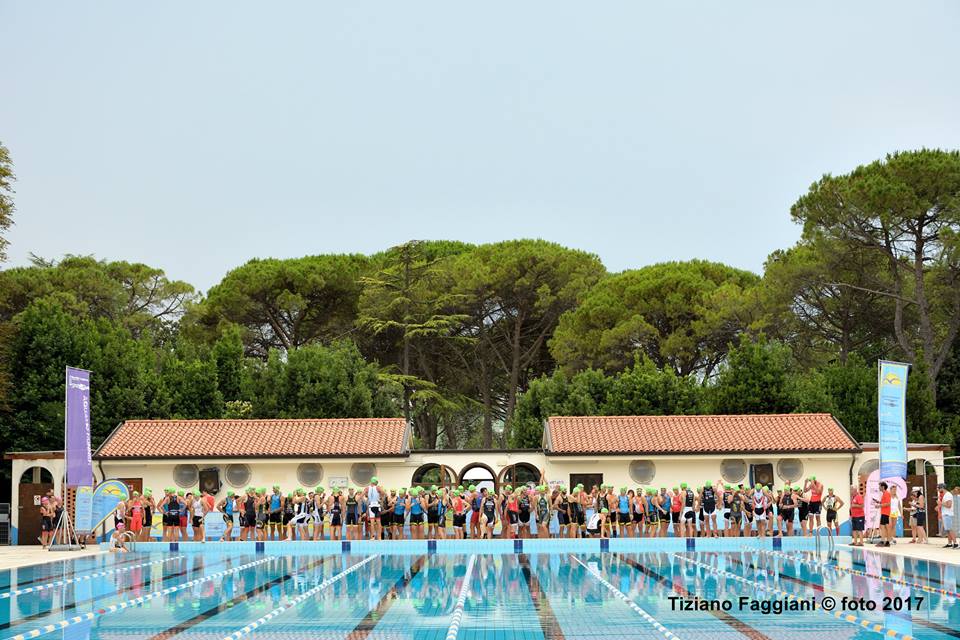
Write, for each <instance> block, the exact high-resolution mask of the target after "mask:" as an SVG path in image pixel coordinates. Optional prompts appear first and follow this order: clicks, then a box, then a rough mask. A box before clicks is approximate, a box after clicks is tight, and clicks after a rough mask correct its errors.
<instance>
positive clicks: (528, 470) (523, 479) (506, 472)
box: [498, 462, 540, 487]
mask: <svg viewBox="0 0 960 640" xmlns="http://www.w3.org/2000/svg"><path fill="white" fill-rule="evenodd" d="M498 483H499V484H500V485H505V484H506V485H510V486H511V487H523V486H536V485H538V484H540V469H537V468H536V467H535V466H533V465H532V464H529V463H527V462H518V463H516V464H511V465H510V466H508V467H504V468H503V469H502V470H501V471H500V477H499V478H498Z"/></svg>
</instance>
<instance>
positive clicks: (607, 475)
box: [103, 452, 858, 494]
mask: <svg viewBox="0 0 960 640" xmlns="http://www.w3.org/2000/svg"><path fill="white" fill-rule="evenodd" d="M730 457H732V456H656V457H646V458H644V459H645V460H650V461H652V462H653V463H654V465H655V469H656V472H655V475H654V477H653V479H652V481H650V482H649V483H645V486H655V487H661V486H665V487H673V486H679V485H680V483H681V482H687V483H688V484H690V485H693V486H696V485H701V484H703V482H704V481H706V480H710V481H711V482H716V481H717V480H718V479H720V476H721V474H720V465H721V462H722V461H723V460H724V459H726V458H730ZM783 457H787V456H783ZM790 457H799V458H800V460H801V461H802V463H803V474H802V477H807V476H810V475H815V476H817V478H818V479H820V480H822V481H823V482H824V483H825V484H826V485H827V486H832V487H835V488H836V489H837V491H838V492H839V491H840V488H841V487H844V486H848V484H849V474H850V466H851V461H852V460H853V456H851V455H846V454H829V455H819V456H790ZM635 459H637V458H636V457H633V456H603V457H599V456H593V457H589V456H582V457H581V456H577V457H559V456H553V457H549V458H548V457H545V456H544V455H543V454H542V453H539V452H520V453H516V452H485V453H461V452H428V453H419V452H414V453H413V454H411V455H410V457H409V458H406V459H386V458H381V459H371V460H367V459H351V458H339V459H324V458H314V459H294V460H288V459H284V460H276V459H273V460H270V459H264V460H259V461H258V460H240V459H237V460H216V461H207V462H204V461H203V460H180V461H177V462H176V464H196V465H197V467H198V468H200V469H204V468H208V467H217V468H219V469H220V480H221V483H223V490H222V493H223V494H225V493H226V491H227V490H229V489H237V488H242V487H230V486H228V485H227V484H226V474H225V468H226V466H227V465H229V464H241V463H242V464H246V465H248V466H249V467H250V471H251V478H250V480H249V481H248V482H247V483H246V485H253V486H258V487H270V486H272V485H274V484H280V486H281V487H282V488H283V490H284V492H286V491H288V490H291V489H294V488H296V487H298V486H302V483H301V482H299V480H298V479H297V467H298V465H300V464H302V463H315V464H319V465H321V466H322V468H323V479H322V480H321V481H320V483H319V484H321V485H323V486H325V487H329V486H331V483H332V480H333V479H334V478H341V479H347V482H348V483H349V485H350V486H356V483H355V482H354V481H353V480H352V478H351V466H352V464H353V463H355V462H369V463H373V464H375V465H376V475H377V477H378V478H379V480H380V484H381V485H382V486H384V487H387V488H399V487H407V486H410V484H411V481H412V478H413V474H414V472H415V471H416V470H417V468H419V467H420V466H421V465H424V464H441V465H445V466H447V467H449V468H450V469H452V471H453V473H455V474H458V475H459V474H460V473H461V472H462V471H463V470H464V469H465V468H466V467H467V466H468V465H472V464H476V463H480V464H484V465H486V466H487V467H489V468H490V469H492V470H493V472H494V473H496V474H497V475H499V474H500V473H501V472H502V470H503V469H504V468H505V467H508V466H510V465H513V464H517V463H521V462H522V463H527V464H530V465H533V466H534V467H536V468H537V469H543V470H544V472H545V475H546V479H547V481H548V482H549V481H559V482H561V483H563V484H569V483H570V474H574V473H598V474H602V475H603V481H604V482H608V483H612V484H614V485H615V486H617V487H620V486H628V487H636V486H637V485H638V484H639V483H637V482H636V481H634V480H633V479H632V478H631V477H630V471H629V470H630V463H631V462H632V461H633V460H635ZM740 459H742V460H743V461H744V462H745V463H746V464H747V465H748V469H749V465H751V464H763V463H770V464H772V465H773V468H774V474H775V475H776V470H777V463H778V462H779V460H780V459H781V456H751V457H741V458H740ZM174 464H175V463H173V462H170V461H147V462H141V463H136V464H130V463H113V462H111V463H107V462H105V463H104V464H103V469H104V471H105V472H106V475H107V477H112V478H142V479H143V486H144V487H149V488H151V489H153V490H154V492H155V493H156V492H159V491H160V490H161V489H163V488H164V487H167V486H175V483H174V480H173V467H174ZM857 468H858V466H857V465H855V466H854V473H855V472H856V470H857ZM740 481H742V482H744V483H746V482H747V481H748V478H746V477H745V478H743V479H742V480H741V479H738V480H736V482H740ZM776 482H777V484H778V485H780V484H783V483H784V480H782V479H781V478H779V477H777V478H776Z"/></svg>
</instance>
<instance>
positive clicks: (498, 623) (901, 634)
mask: <svg viewBox="0 0 960 640" xmlns="http://www.w3.org/2000/svg"><path fill="white" fill-rule="evenodd" d="M344 572H346V573H344ZM958 573H960V567H957V566H952V565H944V564H937V563H933V562H927V561H920V560H912V559H909V558H898V557H894V556H889V555H881V554H876V553H872V552H870V551H861V550H851V549H842V550H821V551H793V552H775V551H743V552H714V553H711V552H690V553H670V552H662V553H615V552H614V553H609V552H608V553H580V554H559V553H537V554H534V553H531V554H523V553H520V554H510V553H504V554H486V555H481V554H442V553H441V554H424V555H417V554H413V555H409V554H408V555H366V554H365V555H351V554H336V555H310V554H297V555H271V554H255V553H249V554H248V553H233V552H224V551H220V550H217V551H210V552H204V553H197V552H182V553H178V552H176V551H173V552H171V551H153V552H149V553H143V552H136V553H128V554H118V555H101V556H95V557H86V558H80V559H76V560H69V561H64V562H57V563H51V564H47V565H39V566H35V567H26V568H21V569H18V570H11V571H4V572H0V638H21V637H49V638H61V637H62V638H66V639H72V640H87V639H94V638H110V639H115V640H118V639H121V638H129V639H132V638H150V639H151V640H167V639H170V638H203V639H205V640H206V639H209V640H220V639H222V638H234V639H235V640H239V639H240V638H246V637H259V638H282V639H285V640H293V639H300V638H303V639H306V638H350V639H362V638H414V639H423V640H426V639H437V640H443V639H448V638H449V639H452V638H488V639H492V640H507V639H513V638H525V639H527V638H529V639H536V638H551V639H557V638H568V639H585V638H608V639H620V638H674V637H676V638H710V639H711V640H718V639H720V638H744V637H746V638H751V639H753V640H762V639H765V638H771V639H772V638H783V639H787V638H791V639H792V638H809V639H810V640H822V639H823V638H834V637H843V638H879V637H884V636H886V637H894V638H921V639H926V638H931V639H932V638H957V637H960V599H958V598H957V597H956V592H957V591H958V589H957V581H958ZM870 576H873V577H870ZM881 578H882V579H881ZM48 585H49V586H48ZM695 596H696V597H699V598H701V599H702V600H701V601H702V602H708V603H709V602H710V601H712V600H719V601H721V602H722V601H729V602H731V603H732V605H731V606H732V608H731V609H730V610H728V611H723V610H713V611H700V610H696V609H695V610H692V611H691V610H677V609H676V608H675V607H676V606H679V604H678V603H679V602H680V601H684V602H697V601H696V600H694V597H695ZM844 596H846V597H848V598H852V597H855V598H863V599H864V601H871V602H876V603H877V605H878V606H879V605H881V604H882V602H883V600H884V598H889V599H890V601H891V602H895V600H894V598H900V603H901V605H900V609H901V610H899V611H887V612H884V611H880V610H876V611H848V612H845V614H844V615H849V616H851V617H852V619H849V620H845V619H843V618H842V617H839V618H838V617H837V616H836V615H835V614H834V613H831V612H827V611H824V610H822V609H817V610H815V611H784V612H781V613H779V614H776V613H764V612H763V611H761V610H756V611H755V610H751V609H750V608H749V607H748V608H746V609H743V610H741V609H740V608H739V602H740V599H741V598H743V601H744V602H747V603H752V602H756V603H762V602H768V603H774V602H795V603H798V602H811V601H815V602H821V603H822V602H823V601H824V599H826V598H834V599H835V600H836V601H840V599H841V598H843V597H844ZM671 597H673V598H674V599H675V600H674V601H673V602H671V600H670V598H671ZM906 601H909V602H910V604H909V607H910V608H909V610H906V607H907V605H904V604H902V603H904V602H906ZM124 603H126V604H124ZM758 606H759V605H758ZM38 631H39V633H38Z"/></svg>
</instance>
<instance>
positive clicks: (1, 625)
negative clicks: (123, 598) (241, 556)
mask: <svg viewBox="0 0 960 640" xmlns="http://www.w3.org/2000/svg"><path fill="white" fill-rule="evenodd" d="M221 562H225V563H226V564H227V566H228V567H229V566H230V565H231V564H233V563H232V561H231V559H230V558H227V559H226V560H217V561H215V562H211V563H210V564H209V565H204V566H202V567H194V568H193V569H187V570H185V571H178V572H176V573H171V574H170V575H166V576H162V577H161V579H160V583H161V584H162V583H164V582H166V581H167V580H172V579H174V578H182V577H183V576H185V575H188V574H190V575H193V574H195V573H197V572H199V571H203V570H204V569H205V568H209V567H215V566H217V565H218V564H220V563H221ZM152 583H153V576H152V575H150V574H147V576H146V577H145V578H144V579H141V581H140V582H139V583H137V584H128V585H123V586H122V587H118V588H117V589H116V590H115V591H113V592H111V593H107V594H104V595H101V596H93V597H90V598H87V599H86V600H74V601H73V602H71V603H69V604H68V603H65V602H64V603H60V606H57V607H51V608H50V609H45V610H43V611H37V612H35V613H29V614H27V615H24V616H21V617H19V618H17V619H16V620H8V621H7V622H0V631H2V630H3V629H9V628H10V627H13V626H16V625H21V624H24V623H26V622H31V621H33V620H37V619H38V618H43V617H46V616H50V615H54V614H63V613H64V612H67V611H72V610H74V609H77V608H79V607H80V606H82V605H85V604H90V603H91V602H96V601H97V600H102V599H103V598H112V597H113V596H119V595H122V594H124V593H126V592H128V591H133V590H135V589H139V588H141V587H144V586H146V585H148V584H152Z"/></svg>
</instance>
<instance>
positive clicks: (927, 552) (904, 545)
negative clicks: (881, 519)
mask: <svg viewBox="0 0 960 640" xmlns="http://www.w3.org/2000/svg"><path fill="white" fill-rule="evenodd" d="M946 544H947V539H946V538H930V542H928V543H927V544H910V541H909V540H907V539H906V538H897V544H895V545H893V546H891V547H889V548H888V547H878V546H877V545H875V544H869V543H868V544H866V545H864V546H863V547H862V548H863V549H865V550H866V551H875V552H877V553H882V554H885V555H891V556H904V557H906V558H916V559H918V560H932V561H934V562H940V563H942V564H953V565H960V549H945V548H944V545H946ZM848 547H849V545H846V544H841V545H837V548H838V549H846V548H848ZM857 548H859V547H857Z"/></svg>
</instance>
